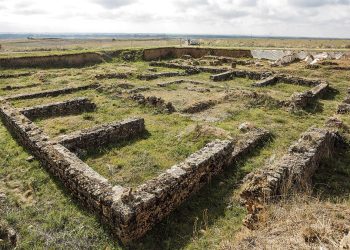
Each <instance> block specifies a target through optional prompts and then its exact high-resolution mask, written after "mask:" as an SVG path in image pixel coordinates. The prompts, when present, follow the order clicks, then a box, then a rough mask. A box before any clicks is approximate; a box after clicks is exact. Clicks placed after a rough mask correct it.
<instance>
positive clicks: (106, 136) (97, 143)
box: [55, 118, 146, 151]
mask: <svg viewBox="0 0 350 250" xmlns="http://www.w3.org/2000/svg"><path fill="white" fill-rule="evenodd" d="M145 131H146V129H145V121H144V119H143V118H133V119H127V120H124V121H121V122H113V123H108V124H104V125H100V126H97V127H94V128H90V129H85V130H80V131H76V132H73V133H72V134H69V135H62V136H60V137H58V138H56V139H55V141H57V142H58V143H60V144H62V145H63V146H65V147H66V148H67V149H69V150H71V151H78V150H79V149H94V148H95V149H96V148H98V147H101V146H105V145H107V144H110V143H118V142H121V141H125V140H130V139H132V138H135V137H137V136H140V135H141V134H142V133H144V132H145Z"/></svg>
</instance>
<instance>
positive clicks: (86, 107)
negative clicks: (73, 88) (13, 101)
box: [20, 97, 96, 119]
mask: <svg viewBox="0 0 350 250" xmlns="http://www.w3.org/2000/svg"><path fill="white" fill-rule="evenodd" d="M95 109H96V104H95V103H92V102H91V101H90V100H89V99H87V98H83V97H80V98H75V99H72V100H68V101H64V102H55V103H50V104H44V105H39V106H35V107H29V108H24V109H21V111H20V112H21V113H22V114H23V115H25V116H26V117H27V118H29V119H37V118H47V117H53V116H61V115H73V114H80V113H82V112H89V111H93V110H95Z"/></svg>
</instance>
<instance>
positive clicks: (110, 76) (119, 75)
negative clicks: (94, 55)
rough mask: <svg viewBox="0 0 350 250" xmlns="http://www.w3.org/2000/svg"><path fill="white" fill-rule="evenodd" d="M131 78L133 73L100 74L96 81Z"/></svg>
mask: <svg viewBox="0 0 350 250" xmlns="http://www.w3.org/2000/svg"><path fill="white" fill-rule="evenodd" d="M130 76H131V73H108V74H98V75H96V76H95V78H96V79H98V80H102V79H126V78H128V77H130Z"/></svg>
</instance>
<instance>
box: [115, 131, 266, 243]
mask: <svg viewBox="0 0 350 250" xmlns="http://www.w3.org/2000/svg"><path fill="white" fill-rule="evenodd" d="M268 137H269V133H268V132H267V131H265V130H258V129H257V130H253V131H251V132H248V133H247V134H246V135H244V136H242V138H241V139H240V140H239V141H238V143H237V145H238V146H237V148H236V147H235V145H234V143H233V142H232V141H227V140H226V141H219V140H216V141H214V142H211V143H209V144H207V145H206V146H205V147H204V148H202V149H201V150H199V151H198V152H196V153H194V154H192V155H191V156H189V157H188V158H187V159H186V160H185V161H184V162H182V163H180V164H177V165H175V166H173V167H171V168H170V169H168V170H166V171H165V173H163V174H161V175H159V176H158V177H156V178H154V179H152V180H150V181H147V182H146V183H145V184H143V185H140V186H139V187H138V188H137V189H136V190H135V191H134V192H131V197H129V199H127V198H125V199H124V204H126V205H127V207H128V208H125V207H124V208H123V211H127V213H128V215H129V216H128V217H127V220H126V222H124V223H123V226H122V228H123V229H124V231H123V232H122V235H123V237H124V238H128V239H134V238H138V237H140V236H141V235H144V234H145V233H146V232H147V231H148V230H150V229H151V228H152V226H153V225H154V224H155V223H158V222H159V221H161V220H162V219H163V218H164V217H165V216H167V215H168V214H169V213H170V212H171V211H173V210H174V209H176V208H177V207H178V206H179V205H180V204H182V203H183V202H184V201H185V200H186V199H187V198H188V197H189V196H191V195H193V194H194V193H196V192H197V191H198V190H199V189H201V188H202V187H203V186H204V185H205V184H206V183H208V182H209V181H210V180H211V178H212V177H214V176H215V175H217V174H219V173H220V172H221V171H222V170H223V169H224V168H225V167H232V166H233V164H234V163H235V162H236V161H239V160H240V159H242V157H244V156H245V155H246V153H248V152H250V151H251V150H253V149H254V148H255V147H256V146H258V145H260V144H261V143H263V142H265V140H266V139H267V138H268ZM130 222H131V223H130Z"/></svg>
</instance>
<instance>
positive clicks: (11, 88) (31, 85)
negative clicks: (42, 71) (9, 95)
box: [1, 83, 40, 90]
mask: <svg viewBox="0 0 350 250" xmlns="http://www.w3.org/2000/svg"><path fill="white" fill-rule="evenodd" d="M37 86H40V83H33V84H29V85H7V86H5V87H2V88H1V90H15V89H25V88H33V87H37Z"/></svg>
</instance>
